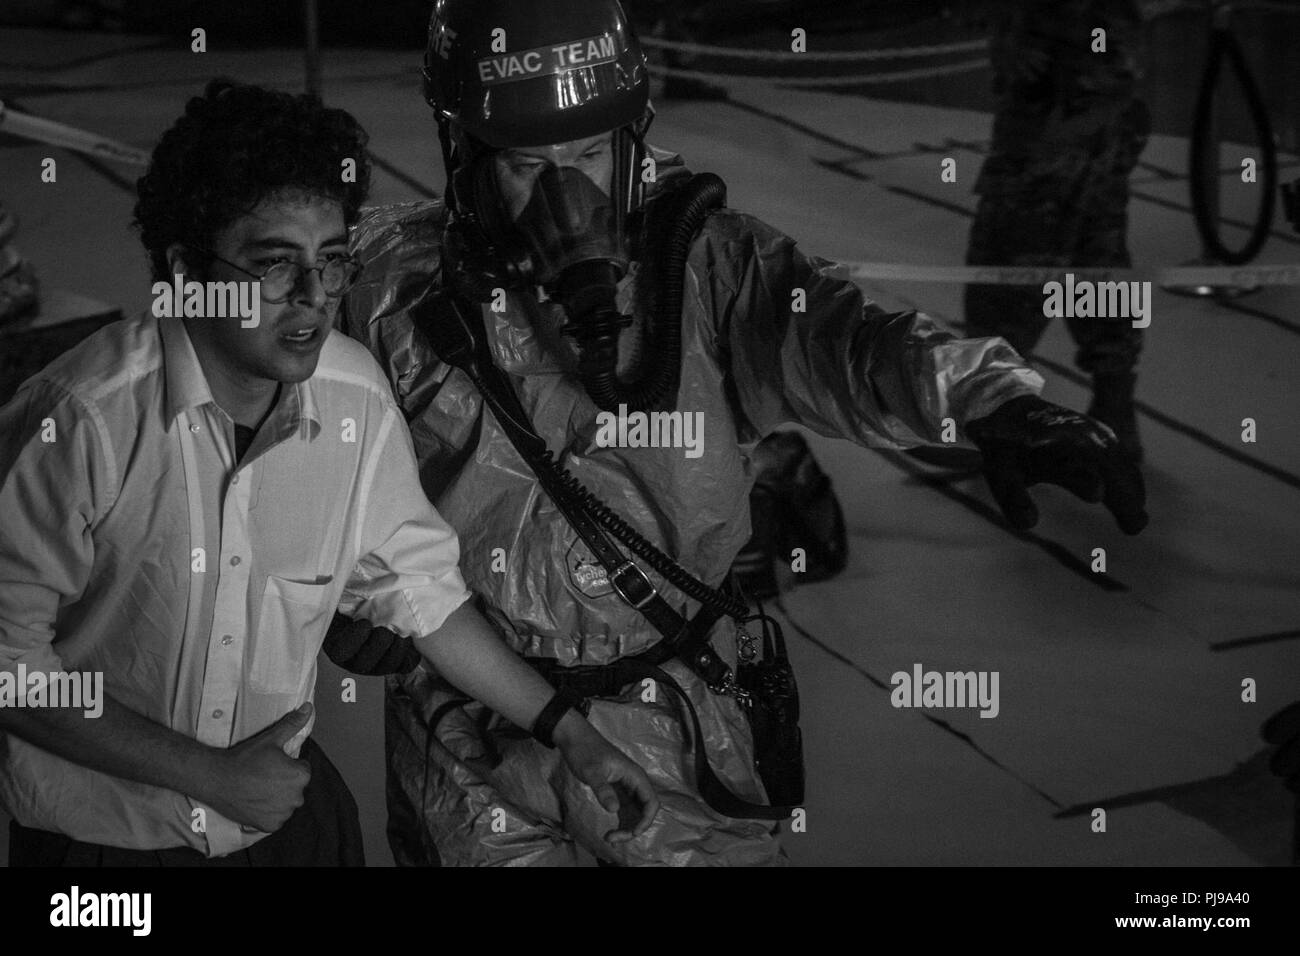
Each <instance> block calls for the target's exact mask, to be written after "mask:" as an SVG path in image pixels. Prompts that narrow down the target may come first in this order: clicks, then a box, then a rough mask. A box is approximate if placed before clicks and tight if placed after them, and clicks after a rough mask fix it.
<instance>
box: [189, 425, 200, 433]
mask: <svg viewBox="0 0 1300 956" xmlns="http://www.w3.org/2000/svg"><path fill="white" fill-rule="evenodd" d="M198 430H199V426H198V425H191V426H190V431H192V432H197V431H198Z"/></svg>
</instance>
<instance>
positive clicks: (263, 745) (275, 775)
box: [200, 704, 312, 833]
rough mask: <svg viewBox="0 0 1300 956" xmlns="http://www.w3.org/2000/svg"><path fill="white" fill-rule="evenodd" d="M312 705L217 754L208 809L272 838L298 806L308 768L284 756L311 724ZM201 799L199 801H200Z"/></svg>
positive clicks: (309, 776)
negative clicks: (294, 739)
mask: <svg viewBox="0 0 1300 956" xmlns="http://www.w3.org/2000/svg"><path fill="white" fill-rule="evenodd" d="M311 712H312V707H311V704H303V705H302V706H301V707H299V708H298V709H297V710H295V711H291V712H290V713H287V714H285V715H284V716H283V717H281V718H280V719H279V720H277V721H276V722H275V723H273V724H272V725H271V726H270V727H267V728H266V729H265V730H263V731H262V732H261V733H259V734H257V735H255V736H253V737H249V738H248V739H247V740H245V741H243V742H241V743H238V744H235V746H233V747H231V748H230V749H229V750H225V751H222V752H221V753H220V755H219V757H218V759H217V772H218V773H219V774H220V777H219V779H218V780H217V781H215V783H214V791H213V793H212V794H210V795H207V796H206V801H207V802H208V803H209V804H211V806H212V809H214V810H216V811H217V812H218V813H220V814H221V815H222V816H226V817H229V818H230V819H231V820H234V821H235V822H236V823H239V824H242V825H244V826H246V827H253V828H255V829H257V830H261V831H262V832H263V833H274V832H275V831H276V830H278V829H280V827H282V826H284V824H285V822H286V821H287V820H288V819H289V817H290V816H291V815H292V814H293V811H294V810H296V809H298V808H299V807H300V806H302V803H303V790H304V789H306V787H307V783H308V781H310V780H311V766H310V765H309V764H308V763H307V761H306V760H295V759H294V758H292V757H290V756H289V755H288V754H286V753H285V752H284V745H285V744H287V743H288V742H289V741H290V740H292V739H293V738H294V736H296V735H297V734H298V732H299V731H301V730H302V729H303V728H304V727H306V726H307V722H308V721H309V720H310V719H311ZM200 799H204V798H203V797H200Z"/></svg>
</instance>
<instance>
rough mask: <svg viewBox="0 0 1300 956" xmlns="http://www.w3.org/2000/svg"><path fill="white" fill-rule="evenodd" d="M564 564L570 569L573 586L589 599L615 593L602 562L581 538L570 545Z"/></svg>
mask: <svg viewBox="0 0 1300 956" xmlns="http://www.w3.org/2000/svg"><path fill="white" fill-rule="evenodd" d="M564 564H565V566H566V567H567V568H568V569H569V580H570V581H572V582H573V586H574V587H575V588H577V589H578V590H579V591H581V592H582V593H583V594H585V595H587V597H604V596H605V595H606V594H613V593H614V587H613V585H611V584H610V583H609V577H608V576H607V575H606V574H605V569H604V568H602V567H601V566H600V562H599V561H597V560H596V558H595V556H594V555H593V554H592V553H591V549H590V548H588V547H587V543H586V542H585V541H583V540H582V539H581V538H577V539H576V540H575V541H574V542H573V544H571V545H569V551H568V553H567V554H565V556H564Z"/></svg>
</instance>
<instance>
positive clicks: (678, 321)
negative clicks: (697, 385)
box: [566, 173, 727, 412]
mask: <svg viewBox="0 0 1300 956" xmlns="http://www.w3.org/2000/svg"><path fill="white" fill-rule="evenodd" d="M659 202H663V203H669V204H671V205H670V206H669V207H668V208H667V209H666V210H664V212H665V219H666V220H667V222H668V223H669V225H668V226H667V227H666V228H667V234H666V235H664V236H663V241H662V242H661V243H660V244H659V245H658V248H657V249H652V254H654V255H655V258H656V266H657V268H658V269H659V270H661V271H660V274H659V276H658V279H657V287H656V294H655V307H654V317H655V326H654V342H653V346H652V349H651V351H650V355H649V357H648V360H647V361H648V362H649V368H648V369H647V370H646V371H645V373H644V374H643V375H642V376H641V377H640V378H639V379H638V380H637V381H636V382H632V383H625V382H620V381H619V380H618V377H617V375H616V373H615V366H616V365H617V360H618V349H617V345H618V332H619V331H620V330H621V328H622V326H623V325H625V324H626V323H627V322H628V321H630V320H629V319H628V318H627V317H625V316H619V315H617V313H616V312H613V310H612V307H609V306H605V307H599V306H598V307H596V308H595V310H594V313H592V314H588V315H587V316H582V313H581V310H580V308H572V309H570V315H571V316H574V317H575V319H576V320H575V321H573V322H571V323H570V324H569V325H568V326H566V331H567V332H568V334H570V335H573V336H574V338H575V339H576V341H577V346H578V377H579V379H580V380H581V381H582V385H583V387H584V388H585V389H586V391H587V395H588V396H590V398H591V400H592V401H593V402H595V403H596V406H597V407H598V408H601V409H603V410H605V411H611V412H612V411H617V410H618V406H619V405H626V406H627V407H628V408H629V409H633V410H637V411H647V410H650V409H653V408H658V407H660V406H661V405H663V404H667V405H676V393H677V385H678V376H679V375H680V372H681V353H682V286H683V284H684V283H685V278H686V259H687V257H688V256H689V254H690V251H691V243H692V242H693V241H694V240H695V236H696V234H697V233H698V232H699V231H700V228H701V227H702V226H703V224H704V220H705V219H706V218H707V217H708V215H709V213H710V212H712V211H713V210H714V209H718V208H721V207H722V206H724V205H726V202H727V186H726V184H725V183H724V182H723V181H722V180H721V179H720V178H719V177H717V176H715V175H713V174H712V173H700V174H698V175H696V176H694V177H693V178H692V179H691V181H690V182H689V183H687V184H686V185H684V186H682V187H680V188H679V189H677V190H676V191H674V192H673V193H671V194H670V195H668V196H665V197H664V198H663V199H661V200H659ZM656 213H658V210H656ZM611 313H612V314H611ZM666 398H667V399H670V401H667V402H665V399H666Z"/></svg>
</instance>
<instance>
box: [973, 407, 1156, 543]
mask: <svg viewBox="0 0 1300 956" xmlns="http://www.w3.org/2000/svg"><path fill="white" fill-rule="evenodd" d="M966 434H967V436H969V438H970V440H971V441H973V442H974V443H975V444H976V445H977V446H978V447H979V449H980V451H981V452H983V453H984V477H985V478H986V479H987V480H988V483H989V488H990V489H991V490H992V492H993V498H994V499H995V500H996V501H997V503H998V506H999V507H1000V508H1001V509H1002V513H1003V514H1004V515H1006V516H1007V521H1009V522H1010V523H1011V526H1012V527H1013V528H1015V529H1017V530H1019V531H1025V530H1028V529H1029V528H1032V527H1033V526H1034V525H1035V524H1037V523H1038V508H1036V507H1035V506H1034V502H1033V501H1032V500H1031V499H1030V497H1029V490H1028V489H1029V488H1030V487H1031V486H1033V485H1036V484H1038V483H1039V482H1043V481H1048V482H1051V483H1052V484H1054V485H1060V486H1061V487H1062V488H1065V489H1067V490H1069V491H1071V492H1073V493H1074V494H1076V495H1078V496H1079V497H1080V498H1082V499H1083V500H1084V501H1088V502H1097V501H1101V502H1104V503H1105V505H1106V507H1107V508H1108V509H1109V510H1110V512H1111V514H1113V515H1114V516H1115V520H1116V522H1118V524H1119V526H1120V529H1121V530H1122V531H1123V532H1124V533H1125V534H1137V533H1138V532H1139V531H1141V530H1142V529H1143V528H1145V527H1146V525H1147V513H1146V489H1145V487H1144V486H1143V483H1142V473H1141V472H1140V471H1138V468H1137V465H1135V464H1134V463H1133V462H1131V461H1129V460H1128V459H1127V458H1126V457H1124V455H1123V454H1122V453H1121V452H1120V450H1119V443H1118V440H1117V439H1116V438H1115V433H1114V432H1113V431H1111V430H1110V428H1108V427H1107V426H1106V425H1104V424H1102V423H1101V422H1099V421H1097V420H1096V419H1095V418H1089V417H1088V416H1087V415H1083V414H1081V413H1079V412H1076V411H1072V410H1070V409H1068V408H1063V407H1061V406H1060V405H1053V404H1052V403H1051V402H1045V401H1043V400H1042V399H1041V398H1039V397H1037V396H1036V395H1021V396H1019V397H1017V398H1013V399H1011V400H1010V401H1008V402H1004V403H1003V404H1001V405H999V406H998V407H997V408H996V409H995V410H994V411H993V413H992V414H990V415H985V416H984V417H983V418H979V419H976V420H975V421H973V422H970V423H968V424H967V426H966Z"/></svg>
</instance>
